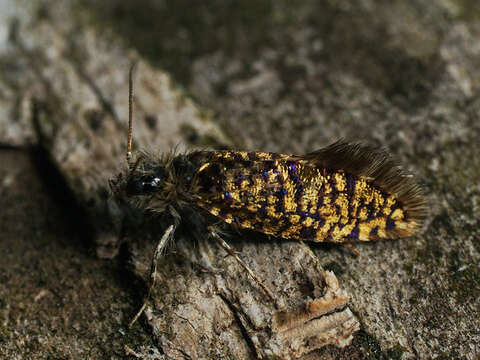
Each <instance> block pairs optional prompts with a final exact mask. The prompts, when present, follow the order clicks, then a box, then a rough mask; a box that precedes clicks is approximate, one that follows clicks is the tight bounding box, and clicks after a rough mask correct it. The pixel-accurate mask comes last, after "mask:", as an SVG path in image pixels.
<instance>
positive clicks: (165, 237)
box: [128, 225, 175, 327]
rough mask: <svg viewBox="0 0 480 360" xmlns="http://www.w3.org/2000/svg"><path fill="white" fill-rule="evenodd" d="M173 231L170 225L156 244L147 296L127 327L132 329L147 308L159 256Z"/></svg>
mask: <svg viewBox="0 0 480 360" xmlns="http://www.w3.org/2000/svg"><path fill="white" fill-rule="evenodd" d="M174 230H175V226H174V225H170V226H169V227H168V229H167V230H165V232H164V233H163V236H162V238H161V239H160V241H159V242H158V244H157V247H156V249H155V253H154V254H153V258H152V264H151V265H150V286H149V287H148V292H147V296H146V298H145V300H144V301H143V305H142V307H141V308H140V310H138V312H137V313H136V315H135V316H134V317H133V319H132V321H130V323H129V324H128V327H132V326H133V324H135V322H136V321H137V319H138V318H139V317H140V315H142V313H143V311H144V310H145V308H146V307H147V301H148V299H150V296H151V294H152V291H153V288H154V287H155V280H156V278H157V263H158V259H159V258H160V255H162V253H163V251H164V250H165V248H166V246H167V244H168V240H169V239H170V236H171V235H172V234H173V232H174Z"/></svg>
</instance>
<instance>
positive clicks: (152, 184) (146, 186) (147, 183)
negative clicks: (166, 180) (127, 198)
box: [142, 177, 161, 193]
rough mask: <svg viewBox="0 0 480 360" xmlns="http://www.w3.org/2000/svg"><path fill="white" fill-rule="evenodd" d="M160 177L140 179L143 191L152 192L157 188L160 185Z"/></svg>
mask: <svg viewBox="0 0 480 360" xmlns="http://www.w3.org/2000/svg"><path fill="white" fill-rule="evenodd" d="M160 182H161V180H160V178H158V177H155V178H153V179H152V178H147V179H144V180H143V181H142V186H143V192H144V193H152V192H155V191H157V190H158V188H159V186H160Z"/></svg>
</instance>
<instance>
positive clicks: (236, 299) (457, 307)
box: [0, 0, 480, 359]
mask: <svg viewBox="0 0 480 360" xmlns="http://www.w3.org/2000/svg"><path fill="white" fill-rule="evenodd" d="M97 3H98V4H97ZM23 5H24V6H21V3H20V5H17V6H18V7H19V8H18V10H17V14H18V19H19V21H18V22H16V23H13V24H12V26H11V27H8V26H7V25H6V23H4V24H2V26H3V28H2V29H4V30H5V29H8V32H7V31H3V32H0V34H2V33H5V34H7V33H9V34H10V41H9V42H8V43H7V42H6V41H5V42H4V43H2V47H1V51H2V53H1V54H0V57H1V58H0V80H1V81H0V141H1V142H2V143H4V144H7V145H13V146H22V145H27V144H36V143H37V142H38V143H40V144H41V145H42V148H43V149H45V150H46V154H47V156H46V157H47V158H50V159H51V161H52V164H53V166H54V167H53V169H57V170H58V171H59V174H60V179H63V181H64V184H63V185H65V189H69V190H70V191H71V194H70V195H72V197H71V200H72V201H71V202H69V203H65V202H58V203H56V205H54V204H51V205H49V206H51V207H52V208H59V212H60V213H63V212H65V213H66V215H67V216H66V218H67V219H73V224H74V223H78V222H79V223H80V224H82V225H81V226H80V227H79V228H75V227H73V229H74V230H71V229H70V225H67V226H68V229H67V230H66V231H65V232H63V230H62V229H64V227H65V225H63V226H64V227H62V226H61V225H60V224H62V223H64V220H63V218H62V217H61V216H60V217H58V218H57V215H55V214H56V213H50V212H46V211H43V212H42V211H36V210H38V209H39V205H38V204H37V203H38V202H39V201H40V203H41V201H47V200H46V199H47V195H48V194H49V195H55V194H57V195H58V189H59V188H63V187H62V186H59V185H58V184H57V185H55V186H54V187H53V189H52V188H47V193H46V194H45V193H44V192H45V190H44V189H43V188H42V187H40V186H37V185H34V184H36V183H38V181H39V180H38V179H37V178H36V177H35V173H39V174H40V175H42V176H46V178H52V176H53V173H54V172H53V170H51V171H48V172H47V171H46V170H45V167H43V166H37V167H32V166H30V165H28V163H29V162H28V160H27V158H26V157H25V155H21V154H22V153H21V152H19V153H17V152H11V151H7V150H5V149H4V150H2V156H4V157H5V159H10V160H8V161H9V162H7V166H6V167H5V169H4V170H3V171H2V175H1V176H2V178H1V184H2V188H1V191H2V200H3V199H5V200H4V201H3V202H4V204H5V205H3V206H5V208H4V210H2V216H1V218H2V220H1V222H0V224H1V225H2V235H3V234H6V235H7V236H5V237H4V239H5V240H2V242H1V245H2V247H3V249H4V250H2V253H5V254H9V255H7V256H6V257H5V261H4V262H2V274H7V275H5V276H4V278H5V281H2V287H1V288H0V289H1V292H0V298H1V299H3V300H2V301H1V302H0V305H1V309H0V310H1V313H0V314H1V318H0V319H1V320H2V321H1V324H2V325H1V328H0V330H1V333H0V336H1V339H5V340H6V341H3V342H1V343H0V355H1V356H5V357H9V358H12V357H13V356H14V355H15V354H16V355H17V357H18V358H21V357H22V356H23V357H27V356H36V357H42V356H43V357H45V358H47V357H48V356H50V357H71V358H78V357H88V356H90V357H92V358H98V357H113V358H115V357H119V356H121V352H123V349H122V346H123V345H125V344H126V345H128V346H129V348H131V349H133V350H129V351H128V353H129V354H131V355H132V356H135V355H133V354H136V355H137V356H140V357H144V358H146V359H147V358H150V359H153V358H156V359H161V358H166V359H170V358H172V359H189V358H222V357H223V358H242V359H243V358H255V357H264V358H269V357H272V358H274V357H275V356H276V357H277V358H288V357H297V356H301V355H303V358H305V359H314V358H327V359H328V358H345V359H352V358H368V357H369V358H377V359H380V358H395V359H400V358H403V359H410V358H412V359H413V358H432V357H437V358H465V359H475V358H476V357H478V356H479V354H480V346H479V343H480V333H479V330H478V329H479V328H480V320H479V317H478V314H479V313H480V300H479V299H480V282H479V280H478V279H479V278H480V267H479V259H480V233H479V225H480V222H479V219H480V217H479V215H478V214H479V213H480V212H479V211H478V209H479V204H480V187H479V182H478V179H479V178H480V163H479V161H480V160H479V159H480V151H479V150H478V145H477V144H478V139H479V138H480V120H479V116H480V101H479V97H478V92H479V85H480V48H479V47H478V44H477V42H478V41H477V39H478V36H479V35H480V24H479V18H480V11H479V9H478V7H477V6H478V5H477V4H476V3H475V2H469V1H453V0H448V1H442V2H437V3H432V2H430V1H422V0H415V1H412V2H409V3H405V2H401V1H392V2H370V1H362V0H359V1H353V2H352V1H329V2H317V1H309V0H307V1H303V2H299V3H295V4H291V2H282V1H276V2H269V1H253V0H252V1H244V2H242V3H241V4H239V3H231V2H223V1H214V2H209V3H208V4H206V3H204V2H198V3H197V2H188V3H183V2H178V1H174V0H172V1H165V2H154V1H145V2H143V4H142V6H138V5H137V4H134V3H131V4H130V3H125V2H120V1H113V0H112V1H102V2H91V3H89V2H82V3H81V5H80V4H77V3H75V2H72V3H70V5H68V6H67V5H66V6H63V7H62V8H59V7H58V4H56V3H55V5H54V3H53V2H52V3H50V2H41V3H40V2H34V3H33V4H32V3H31V2H25V4H23ZM10 6H12V5H10ZM72 9H73V11H72ZM2 41H4V40H2ZM126 48H131V49H132V51H131V54H129V55H128V56H127V51H126V50H125V49H126ZM132 58H135V59H139V67H138V68H137V77H136V87H135V89H136V93H137V97H136V110H135V114H136V115H135V118H136V119H137V122H136V125H135V126H136V128H135V138H136V140H137V142H138V145H141V146H148V147H150V148H152V149H158V150H159V151H166V150H169V149H170V147H172V146H175V145H176V144H177V143H179V142H182V143H186V144H187V145H188V146H196V147H204V146H208V147H211V146H229V147H235V148H238V149H248V150H262V151H278V152H292V153H302V152H306V151H311V150H315V149H316V148H319V147H321V146H325V145H327V144H329V143H331V142H333V141H334V140H336V139H338V138H339V137H347V138H350V139H353V140H363V141H368V142H370V143H374V144H377V145H382V146H385V147H387V148H388V149H389V151H390V152H392V153H394V154H396V155H397V156H398V157H399V158H400V160H401V161H403V162H404V163H405V164H406V166H407V168H409V169H410V170H412V171H413V172H414V173H417V174H419V177H420V178H422V179H423V181H424V183H425V187H426V190H427V193H428V194H429V197H430V199H431V203H432V217H431V221H430V222H429V224H428V226H427V227H426V231H425V232H424V234H422V235H419V236H417V237H415V238H412V239H409V240H401V241H391V242H382V243H373V244H363V245H361V246H360V245H359V246H358V249H359V250H360V256H359V257H353V256H352V255H351V253H350V252H348V251H345V250H343V249H342V248H339V247H336V246H321V245H316V246H310V245H306V244H298V243H295V242H285V241H278V240H272V239H266V238H264V237H262V236H257V235H253V234H251V233H248V234H242V235H241V236H240V235H239V236H238V237H237V236H234V237H233V238H232V239H231V242H232V246H234V247H235V249H236V250H237V251H238V252H239V256H240V257H241V258H242V259H244V260H245V261H246V262H247V263H248V264H249V265H250V266H251V267H252V268H253V269H254V270H255V271H256V272H257V273H258V276H259V277H260V278H262V279H264V281H265V284H266V285H267V286H268V287H269V288H270V289H271V290H272V292H274V293H275V294H276V295H278V299H277V302H278V304H279V305H280V308H279V309H275V308H273V305H272V304H271V303H269V302H268V301H267V299H266V298H265V297H264V295H263V293H262V292H261V291H260V290H259V289H257V287H256V285H255V283H253V282H252V281H250V279H249V278H248V277H247V276H246V275H245V274H243V272H242V270H241V268H240V267H239V266H238V264H237V263H236V262H235V261H234V260H233V259H232V258H231V257H230V256H227V255H226V253H225V252H224V251H223V250H222V249H221V248H219V247H218V246H216V244H214V243H211V242H207V243H203V242H200V243H198V242H195V241H194V240H193V239H189V238H186V237H182V236H179V237H178V239H177V240H178V241H177V243H176V245H175V247H174V248H173V249H170V252H169V255H168V256H166V257H165V258H163V259H162V260H161V263H160V269H161V270H160V275H159V279H158V284H157V287H156V288H155V292H154V294H153V296H152V299H151V301H150V302H149V306H148V308H147V311H146V319H147V324H148V325H149V327H147V328H146V329H151V330H152V333H153V340H154V342H155V344H156V348H155V347H153V345H152V344H150V343H148V339H147V338H145V337H144V335H142V334H141V332H140V327H139V326H138V325H137V326H136V327H135V328H134V330H126V329H125V324H126V320H127V319H126V318H128V317H129V316H130V315H131V314H133V313H134V311H135V308H136V304H140V302H141V300H142V297H143V294H144V291H143V290H142V287H141V286H132V287H128V288H127V289H125V288H122V287H121V284H122V283H124V280H123V279H119V278H118V276H115V271H113V270H112V268H115V269H117V270H118V268H116V267H115V266H116V265H112V267H108V266H107V265H105V264H102V263H100V262H98V261H95V260H94V259H93V257H88V256H86V254H85V250H84V249H83V248H77V247H75V245H74V246H71V245H67V244H68V239H69V238H70V237H72V238H76V237H75V236H71V235H69V231H70V232H72V231H73V232H76V231H78V230H79V229H80V228H81V229H83V232H82V233H81V234H80V237H81V238H86V239H88V240H92V241H93V242H95V245H94V247H95V249H96V251H97V254H98V255H100V256H102V257H112V256H114V255H115V254H117V253H118V249H119V245H120V243H119V239H120V238H121V236H120V235H121V234H122V233H125V234H126V233H128V239H127V242H126V243H127V245H128V246H127V248H126V251H125V253H126V256H125V257H121V259H120V260H118V262H119V264H118V266H119V268H121V267H122V266H123V267H127V265H126V264H125V258H127V259H129V260H128V262H129V263H130V264H131V266H130V265H129V266H128V268H129V269H133V270H134V272H135V273H136V274H138V275H140V277H141V278H145V276H146V273H147V272H148V269H149V262H150V258H151V254H152V249H153V247H154V246H155V242H156V241H157V240H158V238H159V237H160V236H161V232H162V231H163V229H164V227H165V225H166V224H161V223H158V221H155V219H151V218H150V219H147V220H145V221H144V222H141V224H142V227H141V228H138V227H136V225H138V224H139V222H136V221H137V220H136V219H130V220H131V221H130V222H129V223H125V221H124V220H125V219H123V217H124V215H123V209H121V208H119V207H118V206H117V205H116V204H115V203H112V202H111V201H109V200H108V197H107V196H106V194H107V183H106V180H107V179H108V177H110V176H111V175H114V174H115V173H116V172H117V171H119V170H120V168H119V167H120V166H121V165H122V164H123V163H124V149H125V136H124V133H125V122H126V121H125V120H126V114H127V97H126V94H127V82H126V75H127V70H128V67H129V64H130V61H131V59H132ZM145 60H146V61H148V62H150V63H152V64H155V65H157V66H160V67H162V68H163V69H165V70H166V71H167V74H168V75H167V74H166V73H163V72H161V71H159V70H158V69H155V68H152V67H151V66H150V65H147V63H146V61H145ZM170 76H172V77H173V79H174V81H175V82H176V84H177V85H176V86H173V85H172V81H171V80H170ZM187 92H188V95H190V96H193V98H194V99H195V101H196V103H197V104H200V106H201V108H200V107H199V106H198V105H196V104H194V103H193V101H192V100H189V98H188V97H187V96H186V94H187ZM205 109H209V110H208V111H206V110H205ZM213 114H215V116H213ZM105 139H108V140H105ZM34 153H36V152H35V151H34ZM43 154H45V153H43ZM107 154H108V156H106V155H107ZM34 160H35V161H34V163H38V158H34ZM21 164H27V165H25V167H23V165H22V166H21ZM27 180H28V181H27ZM29 181H31V183H30V182H29ZM36 186H37V187H36ZM48 189H49V190H48ZM42 191H43V192H42ZM30 194H34V195H30ZM37 194H38V196H39V197H38V199H39V200H37ZM42 194H43V195H42ZM61 197H64V195H62V196H61ZM41 199H44V200H41ZM72 202H75V203H76V205H78V207H75V209H78V211H75V212H73V213H71V212H67V211H66V210H67V209H68V208H70V207H72V205H71V204H72ZM49 204H50V203H49ZM32 208H33V209H36V210H35V211H33V212H32V213H31V214H32V215H31V216H29V214H30V210H29V209H32ZM40 209H42V208H41V207H40ZM56 211H58V210H56ZM21 214H23V215H22V216H23V217H22V216H20V215H21ZM51 214H53V215H51ZM30 218H32V219H36V220H35V221H33V220H32V221H29V219H30ZM42 218H43V219H51V220H48V221H53V222H54V225H53V226H52V227H51V228H50V227H48V226H47V227H46V228H45V226H44V223H43V222H42V221H46V220H41V219H42ZM37 219H38V220H37ZM37 221H38V223H37ZM19 223H21V224H23V223H25V224H26V225H25V227H19V226H18V224H19ZM57 223H58V224H57ZM15 224H17V225H15ZM28 224H30V225H31V226H29V225H28ZM67 224H71V223H67ZM125 224H126V225H125ZM27 225H28V226H27ZM124 227H125V228H126V229H125V231H122V228H124ZM38 229H40V230H38ZM42 229H43V230H42ZM45 229H47V230H45ZM44 232H45V233H44ZM25 238H27V239H28V241H20V240H19V239H25ZM62 239H64V240H62ZM30 242H31V243H32V244H34V245H30ZM42 244H45V245H42ZM44 246H45V247H46V248H47V249H46V250H45V248H44ZM310 248H312V250H313V252H312V250H310ZM12 249H13V250H12ZM22 249H27V250H22ZM75 254H76V255H75ZM70 256H75V258H78V259H80V260H75V261H73V260H72V262H68V261H65V258H69V257H70ZM57 258H58V259H62V260H63V261H55V260H54V259H57ZM122 259H123V260H122ZM32 263H33V264H37V265H35V266H34V267H33V268H31V266H33V265H31V264H32ZM29 264H30V265H29ZM52 264H55V269H54V270H51V271H50V270H49V269H51V267H52V266H53V265H52ZM99 264H100V265H99ZM320 264H321V265H322V266H323V268H325V269H328V270H331V271H334V272H335V274H336V276H337V277H338V281H339V283H340V288H338V285H337V280H336V278H335V277H334V276H333V275H332V273H331V272H329V271H324V270H323V268H322V266H321V265H320ZM29 266H30V267H29ZM105 266H107V267H108V268H109V270H108V271H106V272H103V273H102V274H100V275H99V274H98V273H96V272H95V271H93V270H92V271H90V269H96V268H98V267H101V268H104V267H105ZM14 269H17V271H13V270H14ZM21 269H29V270H27V271H25V270H21ZM84 269H88V270H84ZM82 271H85V273H83V276H82ZM124 274H125V273H124ZM77 279H85V280H84V281H83V282H81V281H78V280H77ZM32 280H33V281H32ZM3 284H6V286H4V285H3ZM22 284H26V286H22ZM38 284H40V285H38ZM79 284H81V286H80V285H79ZM96 284H101V286H98V285H96ZM136 285H138V284H136ZM99 288H100V290H99ZM342 289H345V290H346V291H347V293H348V294H349V295H350V298H351V300H350V303H349V307H350V309H352V310H353V312H354V313H355V315H356V316H357V318H358V319H359V320H360V323H361V325H362V328H361V330H360V331H359V332H357V333H356V335H354V338H353V342H352V344H351V345H350V346H347V347H345V348H343V349H338V348H337V347H335V346H326V347H323V348H322V349H320V350H316V351H313V352H310V350H312V349H314V348H317V347H321V346H323V345H324V344H332V343H334V342H335V341H336V342H337V344H336V345H343V344H344V343H343V342H342V341H343V339H344V338H345V339H348V338H349V336H350V334H351V333H352V332H353V330H355V329H356V325H355V324H356V323H355V320H354V318H353V317H352V315H351V313H350V310H349V309H348V308H345V307H344V305H343V304H344V303H345V300H343V299H344V298H345V296H346V295H345V294H346V293H345V291H344V290H342ZM125 292H127V294H125ZM32 294H36V295H38V296H35V295H33V296H32ZM51 294H53V295H51ZM92 294H97V295H96V296H93V295H92ZM70 297H71V298H72V299H75V300H72V301H71V302H67V304H65V300H63V303H62V302H61V304H62V305H61V306H62V307H61V309H62V312H61V314H59V312H58V301H55V300H52V303H50V302H49V301H50V299H57V298H58V299H65V298H66V299H69V298H70ZM85 297H86V298H87V300H86V299H85ZM97 297H98V300H97V301H95V299H96V298H97ZM132 298H133V299H134V300H135V303H136V304H133V305H132V302H131V300H129V299H132ZM88 299H92V301H89V300H88ZM44 302H48V303H47V304H45V303H44ZM337 302H339V303H340V304H341V305H339V306H338V308H336V309H337V311H335V312H332V311H330V306H332V304H336V303H337ZM72 304H74V305H72ZM326 304H329V305H326ZM119 309H122V310H119ZM282 311H283V312H282ZM89 312H90V313H92V314H94V316H88V314H89ZM76 313H78V314H86V315H79V316H78V317H76V319H78V320H77V321H73V322H71V320H70V319H71V316H74V315H75V314H76ZM45 314H46V315H45ZM72 314H73V315H72ZM118 316H120V320H119V318H118ZM344 316H345V317H346V319H343V317H344ZM92 320H93V321H92ZM44 323H47V324H51V326H45V325H42V324H44ZM72 324H73V325H72ZM331 324H333V325H334V326H332V327H330V325H331ZM312 327H314V330H312ZM51 328H53V331H52V332H50V331H51V330H50V329H51ZM72 328H73V329H75V331H72ZM119 332H121V333H125V334H127V336H126V337H120V336H119V335H118V334H119ZM312 333H313V334H315V336H314V337H311V336H310V334H312ZM72 334H73V335H72ZM78 334H80V335H78ZM115 334H116V335H115ZM99 339H107V340H99ZM306 339H309V340H308V342H305V340H306ZM123 340H125V341H124V342H123ZM122 342H123V344H122ZM346 342H347V341H346ZM346 342H345V343H346ZM106 343H108V344H106ZM69 349H71V350H70V352H69ZM232 349H233V350H232ZM306 353H308V354H306ZM19 354H20V355H19Z"/></svg>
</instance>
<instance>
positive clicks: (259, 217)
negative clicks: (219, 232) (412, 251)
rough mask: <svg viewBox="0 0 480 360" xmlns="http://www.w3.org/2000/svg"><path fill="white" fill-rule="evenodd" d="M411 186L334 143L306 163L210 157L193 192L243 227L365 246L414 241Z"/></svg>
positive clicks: (377, 155) (270, 157)
mask: <svg viewBox="0 0 480 360" xmlns="http://www.w3.org/2000/svg"><path fill="white" fill-rule="evenodd" d="M349 162H350V163H349ZM340 166H341V168H340ZM392 176H393V177H394V176H397V177H399V178H392ZM406 179H408V178H406V177H405V176H404V174H403V173H402V172H401V171H400V170H398V167H397V166H396V164H394V163H393V162H392V161H391V160H390V159H389V158H388V156H386V155H385V153H383V152H374V151H373V150H372V149H371V148H367V147H362V146H361V145H357V144H353V145H352V144H348V143H335V144H333V145H332V146H330V147H327V148H325V149H322V150H319V151H317V152H314V153H310V154H307V155H304V156H290V155H283V154H272V153H247V152H233V151H224V152H213V153H212V155H211V157H210V159H209V161H208V162H205V163H204V164H203V165H202V167H201V168H200V169H199V171H198V173H197V175H196V184H197V188H196V190H195V193H196V196H197V204H198V205H199V206H200V207H202V208H204V209H205V210H207V211H209V212H210V213H211V214H213V215H215V216H217V217H219V218H220V219H222V220H224V221H225V222H227V223H234V224H237V225H238V226H240V227H243V228H248V229H253V230H256V231H259V232H262V233H265V234H271V235H275V236H278V237H283V238H291V239H297V240H309V241H334V242H342V241H358V240H362V241H365V240H372V239H378V238H389V237H404V236H409V235H411V234H412V233H413V232H415V231H416V230H417V228H418V227H419V226H420V223H421V220H422V219H423V218H422V216H424V214H423V209H424V203H423V202H422V199H423V198H421V195H420V194H419V193H418V188H417V187H416V186H415V185H414V184H413V183H411V182H408V180H406Z"/></svg>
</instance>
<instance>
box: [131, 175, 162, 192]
mask: <svg viewBox="0 0 480 360" xmlns="http://www.w3.org/2000/svg"><path fill="white" fill-rule="evenodd" d="M160 183H161V180H160V178H158V177H154V178H152V177H141V178H140V179H131V180H130V181H129V182H128V184H127V187H126V189H125V192H126V194H127V196H133V195H147V194H151V193H153V192H155V191H157V190H158V188H159V187H160Z"/></svg>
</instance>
